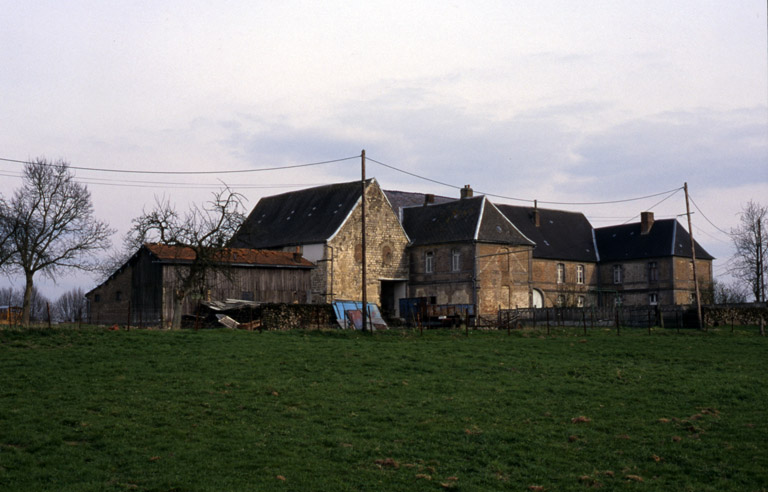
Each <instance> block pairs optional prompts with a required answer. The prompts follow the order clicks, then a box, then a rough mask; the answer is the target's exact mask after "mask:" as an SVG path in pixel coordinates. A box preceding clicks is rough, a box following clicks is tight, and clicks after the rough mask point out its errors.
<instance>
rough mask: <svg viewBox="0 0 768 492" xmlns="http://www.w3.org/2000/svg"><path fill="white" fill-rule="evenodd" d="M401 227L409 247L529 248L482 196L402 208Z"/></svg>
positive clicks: (528, 241) (527, 242)
mask: <svg viewBox="0 0 768 492" xmlns="http://www.w3.org/2000/svg"><path fill="white" fill-rule="evenodd" d="M403 227H404V228H405V232H406V234H408V237H409V238H410V239H411V244H413V245H428V244H438V243H452V242H469V241H478V242H490V243H503V244H514V245H531V246H533V242H532V241H530V240H529V239H528V238H526V237H525V236H524V235H523V234H521V233H520V231H519V230H518V229H517V228H516V227H515V226H514V225H513V224H512V223H511V222H510V221H509V220H507V218H506V217H504V215H503V214H502V213H501V212H499V210H498V209H497V208H496V206H495V205H494V204H493V203H491V202H490V201H488V200H487V199H486V197H485V196H478V197H473V198H465V199H462V200H453V201H450V202H446V203H441V204H436V205H430V206H427V207H424V206H419V207H407V208H404V209H403Z"/></svg>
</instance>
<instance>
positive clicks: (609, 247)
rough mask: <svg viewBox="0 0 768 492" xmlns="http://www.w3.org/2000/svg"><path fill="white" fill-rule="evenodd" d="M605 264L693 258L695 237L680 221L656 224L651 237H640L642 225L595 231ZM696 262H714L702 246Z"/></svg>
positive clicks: (658, 221)
mask: <svg viewBox="0 0 768 492" xmlns="http://www.w3.org/2000/svg"><path fill="white" fill-rule="evenodd" d="M595 238H596V240H597V247H598V250H599V251H600V260H601V261H622V260H634V259H642V258H659V257H663V256H682V257H686V258H690V257H691V237H690V236H689V235H688V231H686V230H685V228H683V226H682V225H681V224H680V222H678V221H677V219H662V220H656V221H654V223H653V226H652V227H651V230H650V232H649V233H648V234H645V235H642V234H640V223H639V222H636V223H633V224H623V225H617V226H608V227H601V228H599V229H595ZM696 259H702V260H712V259H714V257H713V256H712V255H710V254H709V253H707V251H706V250H704V248H702V247H701V245H700V244H699V243H696Z"/></svg>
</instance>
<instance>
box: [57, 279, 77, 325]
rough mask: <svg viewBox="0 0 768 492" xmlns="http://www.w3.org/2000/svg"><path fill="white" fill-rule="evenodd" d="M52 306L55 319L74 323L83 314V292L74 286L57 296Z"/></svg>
mask: <svg viewBox="0 0 768 492" xmlns="http://www.w3.org/2000/svg"><path fill="white" fill-rule="evenodd" d="M53 306H54V312H55V317H56V319H58V320H59V321H65V322H69V323H74V322H76V321H78V320H80V319H81V317H82V316H83V315H84V314H85V293H84V292H83V289H81V288H80V287H75V288H74V289H72V290H69V291H67V292H65V293H63V294H62V295H61V296H59V298H58V299H56V302H55V303H54V304H53Z"/></svg>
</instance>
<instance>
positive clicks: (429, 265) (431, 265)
mask: <svg viewBox="0 0 768 492" xmlns="http://www.w3.org/2000/svg"><path fill="white" fill-rule="evenodd" d="M434 271H435V254H434V253H433V252H432V251H427V253H426V254H425V255H424V273H432V272H434Z"/></svg>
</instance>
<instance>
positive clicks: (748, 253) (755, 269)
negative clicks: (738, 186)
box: [731, 200, 768, 302]
mask: <svg viewBox="0 0 768 492" xmlns="http://www.w3.org/2000/svg"><path fill="white" fill-rule="evenodd" d="M739 218H740V222H739V226H738V227H736V228H735V229H731V236H732V237H733V243H734V245H735V246H736V255H735V257H734V260H735V261H734V267H733V269H732V272H733V274H734V275H735V276H736V277H737V278H739V279H741V280H743V281H744V282H746V283H747V284H748V285H749V286H750V288H751V290H752V293H753V294H754V296H755V301H757V302H765V277H766V272H765V260H766V258H767V257H768V207H766V206H764V205H761V204H760V203H757V202H753V201H752V200H750V201H749V202H748V203H747V205H746V206H745V207H744V208H743V209H742V211H741V214H740V216H739Z"/></svg>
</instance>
